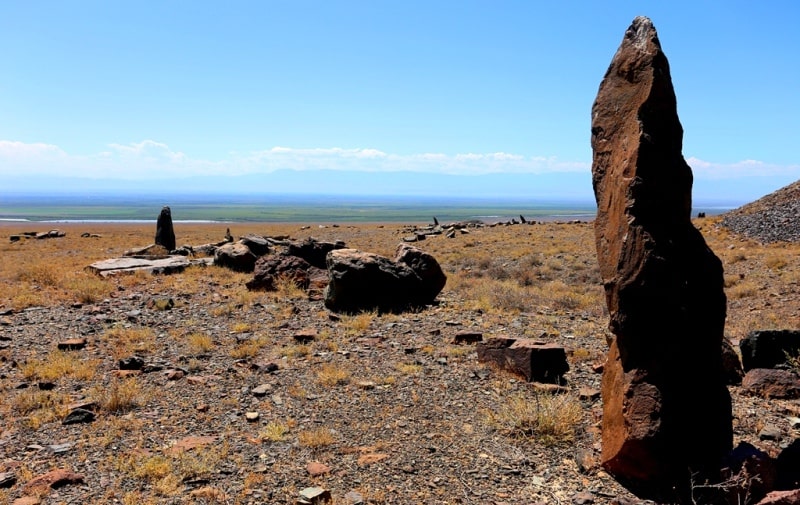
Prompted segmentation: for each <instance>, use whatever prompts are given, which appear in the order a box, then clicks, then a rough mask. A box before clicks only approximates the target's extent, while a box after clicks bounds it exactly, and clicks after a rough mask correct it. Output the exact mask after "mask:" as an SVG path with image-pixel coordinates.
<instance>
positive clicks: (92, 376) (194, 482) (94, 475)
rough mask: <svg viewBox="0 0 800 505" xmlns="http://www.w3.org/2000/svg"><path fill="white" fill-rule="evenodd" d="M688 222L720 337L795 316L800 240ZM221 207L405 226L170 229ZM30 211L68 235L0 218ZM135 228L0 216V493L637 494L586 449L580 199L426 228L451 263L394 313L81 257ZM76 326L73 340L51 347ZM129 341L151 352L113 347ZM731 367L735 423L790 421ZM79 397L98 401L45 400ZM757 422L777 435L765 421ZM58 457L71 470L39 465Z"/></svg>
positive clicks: (594, 290) (592, 329) (134, 498)
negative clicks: (505, 359)
mask: <svg viewBox="0 0 800 505" xmlns="http://www.w3.org/2000/svg"><path fill="white" fill-rule="evenodd" d="M695 224H696V226H698V227H699V228H700V230H701V231H702V233H703V234H704V236H705V237H706V240H707V241H708V243H709V246H710V247H711V248H712V249H713V250H714V252H715V253H716V254H717V255H718V256H719V257H720V258H721V259H722V261H723V264H724V267H725V290H726V294H727V296H728V317H727V325H726V336H727V338H729V339H730V340H731V341H732V342H733V343H734V344H736V343H738V341H739V340H740V339H741V338H743V337H744V336H745V335H746V334H747V333H748V332H749V331H751V330H757V329H779V328H794V329H797V328H800V245H797V244H787V243H780V244H772V245H762V244H758V243H756V242H754V241H752V240H746V239H742V238H739V237H737V236H735V235H732V234H731V233H729V232H727V231H726V230H725V229H722V228H720V227H719V225H718V219H717V218H707V219H701V220H697V221H696V223H695ZM226 227H230V231H231V233H232V234H233V235H234V237H237V236H242V235H246V234H249V233H255V234H258V235H263V236H270V237H279V236H288V237H290V238H292V239H297V240H302V239H304V238H306V237H310V236H313V237H315V238H317V239H319V240H331V241H332V240H343V241H344V242H345V243H346V244H347V246H348V247H354V248H358V249H361V250H364V251H370V252H375V253H379V254H383V255H386V256H389V257H392V256H393V255H394V250H395V248H396V246H397V244H399V243H400V242H401V241H402V238H403V237H404V236H407V235H408V234H409V232H408V230H407V226H406V225H402V224H383V225H381V224H372V223H368V224H357V225H348V224H341V225H339V226H333V225H332V223H325V224H323V225H320V224H319V223H308V224H257V223H231V224H182V223H176V225H175V228H176V235H177V241H178V244H179V245H182V244H190V245H200V244H205V243H209V242H217V241H219V240H221V239H222V238H223V236H224V234H225V228H226ZM49 228H59V229H61V230H63V231H66V233H67V235H66V237H64V238H54V239H46V240H34V239H28V240H22V241H20V242H14V243H12V242H9V241H8V239H7V238H6V237H8V236H9V235H11V234H14V233H19V232H25V231H47V230H48V229H49ZM84 232H87V233H92V234H97V235H99V237H91V238H89V237H87V238H84V237H81V234H82V233H84ZM153 233H154V225H142V224H136V225H132V224H42V223H2V224H0V236H2V241H0V258H2V261H0V286H2V290H0V314H2V315H0V390H1V391H0V419H2V423H1V424H0V502H2V503H13V502H14V500H17V499H20V498H21V497H24V496H27V497H32V498H31V500H35V499H39V500H40V501H41V503H46V504H50V503H52V504H61V503H65V504H67V503H68V504H79V503H80V504H83V503H97V504H104V503H122V504H131V505H132V504H137V505H145V504H155V503H237V504H238V503H241V504H245V503H295V501H296V499H297V497H298V492H299V491H300V490H302V489H304V488H307V487H311V486H319V487H322V488H324V489H326V490H329V491H330V493H331V495H332V503H334V504H344V503H354V502H358V500H359V498H360V499H362V500H363V502H364V503H374V504H378V503H425V504H453V503H472V504H486V503H497V504H501V503H506V504H528V503H571V502H574V501H578V500H581V499H584V500H589V499H591V500H593V501H583V502H582V503H614V502H615V500H616V502H624V500H629V501H628V502H629V503H637V500H636V498H635V497H633V496H632V495H630V494H629V493H628V492H627V491H626V490H625V489H624V488H622V487H621V486H619V485H618V484H617V483H616V482H615V481H614V480H613V479H611V478H610V477H609V476H608V475H606V474H605V473H604V472H603V471H602V470H601V469H599V468H598V466H597V458H598V455H599V448H600V443H601V441H600V434H599V420H600V412H601V400H600V399H599V398H597V393H598V390H599V383H600V373H598V365H600V364H602V362H603V359H604V353H605V350H606V332H607V330H606V324H607V312H606V309H605V303H604V299H603V293H602V287H601V285H600V279H599V275H598V269H597V262H596V258H595V250H594V238H593V227H592V224H591V223H585V222H584V223H554V222H552V223H538V224H531V225H514V226H496V227H481V228H472V229H469V233H465V234H458V235H457V236H456V237H454V238H446V237H445V236H443V235H440V236H434V237H429V238H428V239H427V240H425V241H422V242H419V243H417V244H416V245H417V246H418V247H420V248H422V249H424V250H426V251H427V252H430V253H431V254H433V255H434V257H436V258H437V260H438V261H439V262H440V264H441V265H442V267H443V269H444V271H445V273H446V274H447V276H448V281H447V285H446V286H445V288H444V290H443V291H442V293H441V294H440V295H439V297H438V303H437V304H436V305H434V306H430V307H427V308H425V309H423V310H420V311H415V312H408V313H403V314H376V313H374V312H368V313H363V314H359V315H336V314H332V313H330V312H329V311H327V310H326V309H325V308H324V306H323V304H322V302H321V301H319V300H309V299H308V297H307V296H306V294H305V293H304V292H302V291H300V290H298V289H296V288H295V287H294V286H292V285H291V284H290V283H282V284H281V285H280V286H279V289H278V290H277V291H275V292H271V293H263V292H249V291H248V290H247V289H246V288H245V282H246V281H247V280H248V279H249V278H250V275H248V274H240V273H233V272H231V271H228V270H225V269H221V268H218V267H205V268H201V267H193V268H191V269H189V270H187V271H185V272H183V273H181V274H176V275H170V276H152V275H145V274H135V275H126V276H119V277H112V278H108V279H103V278H100V277H98V276H95V275H94V274H91V273H89V272H87V271H86V270H85V267H86V266H87V265H89V264H90V263H92V262H94V261H98V260H102V259H107V258H112V257H118V256H120V255H122V253H123V251H125V250H127V249H130V248H134V247H139V246H144V245H147V244H149V243H151V242H152V241H153ZM169 299H171V300H172V301H173V302H174V306H171V305H170V304H169V303H168V302H167V300H169ZM461 331H472V332H480V333H482V334H483V338H484V339H487V338H491V337H493V336H500V335H507V336H513V337H531V338H535V339H538V340H541V341H547V342H555V343H558V344H560V345H563V346H564V347H565V348H566V350H567V353H568V359H569V364H570V372H568V374H567V376H566V380H567V385H566V387H565V388H564V390H563V391H561V392H560V394H553V393H552V391H550V390H549V389H547V388H543V387H541V386H539V385H536V384H529V383H526V382H524V380H521V379H520V378H518V377H514V376H512V375H509V374H508V373H505V372H503V371H500V370H497V369H495V368H492V367H490V366H486V365H483V364H480V363H478V362H477V358H476V354H475V352H474V346H472V345H457V344H455V343H453V337H454V335H455V334H456V333H458V332H461ZM78 337H85V338H86V339H87V344H86V346H85V347H84V348H82V349H74V350H59V349H58V344H59V343H63V342H64V341H65V340H67V339H71V338H78ZM687 352H691V349H687ZM132 356H140V357H142V358H143V359H144V360H145V362H146V363H147V365H148V366H149V369H150V370H152V371H150V372H149V373H128V372H123V371H120V370H119V368H120V365H119V361H120V360H121V359H125V358H130V357H132ZM270 364H271V365H277V370H273V369H274V366H268V365H270ZM259 386H262V387H260V388H259ZM730 390H731V394H732V396H733V400H734V430H735V442H736V443H738V442H739V441H747V442H750V443H752V444H754V445H756V446H758V447H759V448H762V449H763V450H765V451H768V452H770V453H771V454H773V455H774V454H777V452H778V451H779V450H780V446H781V444H785V443H786V442H787V441H791V440H792V439H794V438H797V437H798V433H797V430H793V429H792V428H791V427H790V426H789V423H788V421H787V417H789V416H800V404H798V401H796V400H794V401H765V400H760V399H757V398H753V397H746V396H743V395H741V394H740V392H739V388H737V387H735V386H732V387H731V388H730ZM76 404H82V405H83V406H85V407H87V409H88V410H90V411H92V412H94V414H95V418H94V420H93V421H91V422H86V423H77V424H62V420H63V419H64V418H65V416H66V415H67V414H68V413H69V412H70V410H71V409H73V408H74V407H75V406H76ZM765 427H774V428H776V429H777V432H778V433H779V435H778V437H777V439H776V440H760V438H759V433H760V432H761V431H762V430H763V429H764V428H765ZM53 469H66V470H70V471H72V472H76V473H78V474H80V476H81V477H82V479H78V480H79V481H80V482H76V483H74V484H68V485H64V486H61V487H58V488H56V489H51V488H50V487H48V486H47V485H46V484H37V481H36V480H34V479H35V477H37V476H40V475H43V474H45V473H47V472H48V471H50V470H53ZM20 503H22V502H20ZM29 503H36V501H31V502H29Z"/></svg>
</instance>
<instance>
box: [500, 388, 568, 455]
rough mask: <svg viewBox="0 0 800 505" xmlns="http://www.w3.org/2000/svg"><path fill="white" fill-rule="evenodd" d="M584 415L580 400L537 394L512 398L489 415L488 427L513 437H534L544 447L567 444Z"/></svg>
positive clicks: (566, 395)
mask: <svg viewBox="0 0 800 505" xmlns="http://www.w3.org/2000/svg"><path fill="white" fill-rule="evenodd" d="M582 416H583V410H582V408H581V404H580V401H579V400H578V399H577V398H575V397H573V396H571V395H569V394H561V395H554V394H549V393H536V394H534V395H533V397H528V396H522V395H517V396H512V397H511V398H507V399H505V400H504V401H503V403H502V404H500V406H499V408H498V409H497V411H492V410H490V411H487V412H486V422H487V424H488V425H489V426H490V427H492V428H494V429H495V430H497V431H499V432H500V433H503V434H506V435H509V436H512V437H520V438H521V437H533V438H534V439H535V440H537V441H539V442H541V443H542V444H544V445H548V446H551V445H559V444H567V443H570V442H572V441H573V440H574V439H575V433H576V430H577V427H578V425H579V423H580V420H581V418H582Z"/></svg>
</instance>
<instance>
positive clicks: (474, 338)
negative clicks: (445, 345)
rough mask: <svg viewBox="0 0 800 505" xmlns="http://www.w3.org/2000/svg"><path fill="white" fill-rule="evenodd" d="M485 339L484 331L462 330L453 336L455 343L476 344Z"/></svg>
mask: <svg viewBox="0 0 800 505" xmlns="http://www.w3.org/2000/svg"><path fill="white" fill-rule="evenodd" d="M481 341H483V333H480V332H476V331H460V332H458V333H456V334H455V336H454V337H453V343H454V344H476V343H478V342H481Z"/></svg>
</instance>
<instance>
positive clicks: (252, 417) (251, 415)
mask: <svg viewBox="0 0 800 505" xmlns="http://www.w3.org/2000/svg"><path fill="white" fill-rule="evenodd" d="M259 417H261V416H260V414H259V413H258V412H245V414H244V418H245V419H246V420H247V422H248V423H254V422H256V421H258V418H259Z"/></svg>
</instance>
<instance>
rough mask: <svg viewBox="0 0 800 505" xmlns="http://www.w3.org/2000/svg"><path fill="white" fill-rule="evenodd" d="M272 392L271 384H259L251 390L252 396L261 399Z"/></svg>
mask: <svg viewBox="0 0 800 505" xmlns="http://www.w3.org/2000/svg"><path fill="white" fill-rule="evenodd" d="M270 392H272V384H261V385H260V386H256V387H254V388H253V391H252V393H253V396H257V397H262V396H267V394H268V393H270Z"/></svg>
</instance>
